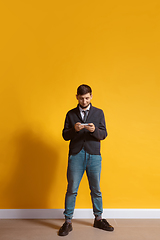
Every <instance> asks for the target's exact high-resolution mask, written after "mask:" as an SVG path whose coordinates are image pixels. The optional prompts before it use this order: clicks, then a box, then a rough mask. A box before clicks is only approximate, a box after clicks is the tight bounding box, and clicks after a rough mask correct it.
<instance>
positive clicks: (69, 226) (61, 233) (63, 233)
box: [58, 222, 73, 236]
mask: <svg viewBox="0 0 160 240" xmlns="http://www.w3.org/2000/svg"><path fill="white" fill-rule="evenodd" d="M72 230H73V228H72V223H67V222H65V223H64V224H63V226H62V227H61V228H60V229H59V232H58V235H59V236H66V235H68V233H69V232H71V231H72Z"/></svg>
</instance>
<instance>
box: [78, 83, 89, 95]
mask: <svg viewBox="0 0 160 240" xmlns="http://www.w3.org/2000/svg"><path fill="white" fill-rule="evenodd" d="M87 93H90V94H92V89H91V87H90V86H88V85H86V84H82V85H80V86H79V87H78V88H77V95H84V94H87Z"/></svg>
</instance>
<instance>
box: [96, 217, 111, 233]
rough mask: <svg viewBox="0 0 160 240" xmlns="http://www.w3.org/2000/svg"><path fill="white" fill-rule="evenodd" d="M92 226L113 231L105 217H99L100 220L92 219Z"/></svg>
mask: <svg viewBox="0 0 160 240" xmlns="http://www.w3.org/2000/svg"><path fill="white" fill-rule="evenodd" d="M93 227H95V228H100V229H103V230H105V231H113V230H114V227H112V226H111V225H110V224H109V223H108V222H107V221H106V219H101V220H99V221H98V220H96V219H95V220H94V225H93Z"/></svg>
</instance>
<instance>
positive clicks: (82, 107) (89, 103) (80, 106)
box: [79, 103, 90, 109]
mask: <svg viewBox="0 0 160 240" xmlns="http://www.w3.org/2000/svg"><path fill="white" fill-rule="evenodd" d="M89 105H90V103H89V104H88V105H87V106H85V107H84V106H82V105H81V104H79V106H80V107H81V108H82V109H84V108H87V107H88V106H89Z"/></svg>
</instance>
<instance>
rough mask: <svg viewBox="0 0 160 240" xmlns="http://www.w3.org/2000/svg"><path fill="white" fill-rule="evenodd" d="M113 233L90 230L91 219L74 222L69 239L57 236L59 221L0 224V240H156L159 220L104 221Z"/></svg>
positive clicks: (9, 221) (21, 221) (61, 221)
mask: <svg viewBox="0 0 160 240" xmlns="http://www.w3.org/2000/svg"><path fill="white" fill-rule="evenodd" d="M107 220H108V222H109V223H110V224H111V225H112V226H114V228H115V230H114V232H107V231H103V230H100V229H96V228H93V227H92V225H93V219H84V220H83V219H73V220H72V226H73V231H72V232H70V233H69V235H68V236H65V237H59V236H58V235H57V232H58V229H59V227H60V226H61V225H62V224H63V220H62V219H57V220H55V219H53V220H52V219H49V220H0V240H13V239H14V240H42V239H43V240H56V239H61V238H65V239H66V240H67V239H70V240H72V239H73V240H75V239H76V240H83V239H84V240H90V239H92V240H103V239H105V240H106V239H107V240H132V239H133V240H139V239H141V240H143V239H146V240H149V239H150V240H159V239H160V219H157V220H155V219H150V220H147V219H143V220H140V219H139V220H137V219H110V220H109V219H107Z"/></svg>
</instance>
